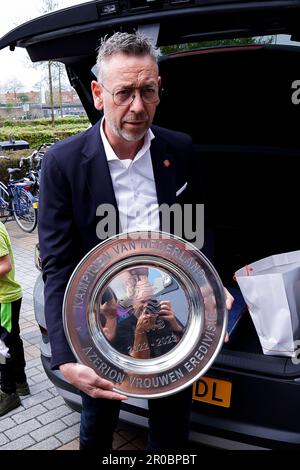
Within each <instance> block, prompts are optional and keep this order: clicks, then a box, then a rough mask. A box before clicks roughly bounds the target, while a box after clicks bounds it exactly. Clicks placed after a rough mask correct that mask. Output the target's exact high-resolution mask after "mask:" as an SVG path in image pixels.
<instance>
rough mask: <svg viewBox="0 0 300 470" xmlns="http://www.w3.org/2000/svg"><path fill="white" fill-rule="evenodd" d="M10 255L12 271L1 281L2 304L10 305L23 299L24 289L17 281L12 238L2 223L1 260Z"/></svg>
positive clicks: (0, 300) (0, 233) (0, 296)
mask: <svg viewBox="0 0 300 470" xmlns="http://www.w3.org/2000/svg"><path fill="white" fill-rule="evenodd" d="M6 255H9V257H10V262H11V270H10V271H9V273H7V274H5V276H4V277H2V278H1V279H0V304H8V303H10V302H14V301H15V300H18V299H20V298H21V297H22V289H21V286H20V284H19V283H18V282H16V281H15V264H14V256H13V252H12V248H11V243H10V238H9V235H8V233H7V230H6V228H5V226H4V224H3V223H2V222H0V258H1V257H2V256H6Z"/></svg>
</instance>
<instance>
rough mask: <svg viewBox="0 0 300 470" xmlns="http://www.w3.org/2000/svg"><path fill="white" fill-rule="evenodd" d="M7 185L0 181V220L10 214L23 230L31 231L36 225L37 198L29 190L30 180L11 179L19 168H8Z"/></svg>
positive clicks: (4, 220) (3, 219)
mask: <svg viewBox="0 0 300 470" xmlns="http://www.w3.org/2000/svg"><path fill="white" fill-rule="evenodd" d="M7 171H8V174H9V181H8V184H7V186H6V185H5V184H4V183H3V182H2V181H0V218H1V220H2V222H6V221H7V219H8V218H9V217H10V216H12V217H14V219H15V221H16V223H17V224H18V225H19V227H20V228H21V229H22V230H23V231H24V232H28V233H30V232H32V231H33V230H34V229H35V227H36V225H37V208H38V201H37V198H36V197H35V196H34V195H33V194H32V193H31V192H30V191H31V189H32V186H33V182H32V181H24V180H19V181H15V180H13V179H12V175H13V174H14V173H16V172H18V171H20V169H19V168H8V169H7Z"/></svg>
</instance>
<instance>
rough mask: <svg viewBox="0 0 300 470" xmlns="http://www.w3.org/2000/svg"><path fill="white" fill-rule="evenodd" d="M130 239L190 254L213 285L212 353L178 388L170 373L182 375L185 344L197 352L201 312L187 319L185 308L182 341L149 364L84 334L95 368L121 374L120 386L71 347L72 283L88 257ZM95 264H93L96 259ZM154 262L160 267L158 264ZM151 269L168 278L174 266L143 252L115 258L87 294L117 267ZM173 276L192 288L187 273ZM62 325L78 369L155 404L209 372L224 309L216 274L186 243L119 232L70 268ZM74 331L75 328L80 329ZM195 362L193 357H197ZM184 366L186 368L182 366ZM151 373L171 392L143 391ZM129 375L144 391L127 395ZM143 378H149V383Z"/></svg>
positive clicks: (223, 329)
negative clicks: (90, 371) (167, 381)
mask: <svg viewBox="0 0 300 470" xmlns="http://www.w3.org/2000/svg"><path fill="white" fill-rule="evenodd" d="M132 236H133V238H134V240H141V239H147V240H151V241H152V240H153V239H154V240H155V239H159V240H161V239H163V240H165V241H166V242H169V243H170V244H171V243H172V242H174V243H177V244H179V245H180V246H181V247H184V248H185V249H186V250H187V251H186V252H185V253H187V252H188V251H189V252H190V253H193V257H196V259H197V260H200V261H201V264H200V266H201V269H202V270H203V267H204V268H205V270H204V271H203V272H205V276H207V274H208V273H209V277H210V281H211V280H213V283H212V284H213V286H214V289H213V295H214V297H215V298H217V300H218V301H217V302H216V307H215V310H216V314H217V319H216V325H217V326H216V330H217V334H216V340H215V342H214V344H213V347H212V348H211V349H210V350H209V354H207V356H206V357H205V360H204V361H203V363H202V364H201V367H197V368H196V366H195V361H196V359H195V358H194V369H195V370H192V373H191V374H190V375H188V374H186V375H184V379H183V380H181V376H180V378H178V383H176V380H175V379H174V376H173V375H174V371H175V372H176V373H177V375H178V374H179V372H180V374H181V373H182V369H183V370H184V363H183V362H182V361H183V360H184V359H186V358H188V357H189V355H190V351H189V350H188V347H190V344H192V345H193V351H192V353H193V352H194V351H196V350H197V347H198V346H199V343H200V345H201V337H202V333H203V329H202V330H201V328H200V323H201V322H202V323H203V325H204V329H205V324H206V323H205V322H206V320H203V308H202V315H200V314H195V311H194V310H192V313H191V311H190V308H189V318H188V323H187V327H186V331H185V333H184V335H183V337H182V338H181V339H180V341H179V342H178V344H176V345H175V347H174V348H172V349H171V350H170V351H169V352H167V353H165V354H162V355H161V356H159V357H158V358H157V357H155V358H150V359H137V358H133V357H131V356H126V355H124V354H122V353H120V352H118V351H116V350H115V349H114V348H113V347H112V346H111V345H109V343H108V341H107V340H106V338H105V337H104V335H103V332H102V339H101V334H100V341H98V343H97V344H95V342H94V339H95V338H94V337H93V336H92V334H91V333H92V332H91V331H89V334H90V340H91V344H93V345H94V346H93V347H95V349H96V350H97V353H98V361H100V362H101V361H102V362H104V361H106V362H107V363H108V364H109V367H111V364H112V365H113V367H115V368H116V370H118V369H119V370H121V371H122V372H124V371H125V374H124V377H125V375H126V381H123V382H120V383H118V382H117V383H116V382H115V381H114V380H110V378H109V377H108V376H106V375H105V374H101V373H99V371H98V370H97V368H95V367H94V363H93V364H91V362H90V361H88V360H86V359H85V356H83V355H82V343H80V341H76V340H77V338H75V340H74V335H76V333H74V331H75V330H74V328H73V325H72V326H71V327H70V324H72V322H71V321H70V318H71V317H72V316H73V317H74V315H71V314H72V312H73V310H74V307H73V310H72V309H71V314H69V313H68V311H69V309H70V303H71V299H70V295H71V294H72V292H73V291H72V288H73V287H74V283H75V284H76V282H77V283H78V282H80V280H79V281H78V278H79V279H80V273H81V270H82V269H83V268H84V267H86V266H87V263H88V262H89V261H91V260H92V259H93V256H95V255H97V254H98V255H99V254H101V253H103V250H104V249H105V248H107V247H108V246H113V245H112V244H114V243H115V244H118V243H120V242H121V243H122V242H124V240H125V241H126V240H127V241H128V239H131V237H132ZM155 237H157V238H155ZM95 259H97V257H96V258H95ZM159 262H160V263H161V264H159ZM151 263H154V264H155V267H156V268H157V269H160V268H161V269H166V271H167V272H168V273H169V271H172V269H173V268H174V264H172V260H171V261H170V260H168V261H166V260H165V259H162V258H160V257H159V256H158V255H152V256H151V255H149V254H148V253H146V252H143V250H141V252H138V254H135V255H134V256H130V257H129V258H128V257H126V256H121V257H120V259H119V260H118V262H117V263H111V265H110V266H109V270H108V271H109V272H107V269H105V271H104V272H102V273H101V275H100V276H99V277H97V275H96V281H95V285H94V288H93V289H92V292H93V295H96V294H94V291H95V286H96V287H97V289H98V291H100V290H101V288H102V287H103V286H104V285H105V284H107V283H108V280H109V279H111V278H112V277H113V276H114V275H115V274H116V272H121V268H122V267H124V266H126V268H128V267H132V266H141V265H147V266H149V267H154V264H151ZM120 265H121V266H120ZM88 266H89V267H90V266H91V264H88ZM173 270H174V271H176V272H177V273H179V278H176V277H175V279H176V280H177V282H178V279H180V282H181V277H180V276H181V275H182V274H183V276H182V277H184V276H185V277H186V279H185V282H187V283H188V282H190V284H191V285H192V284H193V283H196V280H195V278H194V277H193V276H191V273H186V272H184V273H183V267H182V266H181V265H180V266H178V265H176V269H175V268H174V269H173ZM103 277H104V280H103ZM101 278H102V281H100V283H102V284H101V285H100V287H99V279H101ZM199 291H200V289H199ZM197 298H198V301H199V299H200V297H199V295H198V297H197ZM196 300H197V299H196ZM194 301H195V299H194ZM195 302H196V301H195ZM196 305H197V304H196ZM88 307H89V309H90V308H91V305H90V303H88ZM86 314H87V313H86ZM204 315H205V308H204ZM89 318H90V317H89V316H88V318H87V319H86V320H88V319H89ZM86 323H87V325H86V328H87V329H90V324H89V321H87V322H86ZM63 324H64V330H65V334H66V337H67V340H68V343H69V345H70V348H71V350H72V352H73V353H74V355H75V357H76V359H77V360H78V362H79V363H82V364H84V365H87V366H89V367H92V368H93V370H95V372H96V373H98V374H99V375H100V376H101V377H102V378H104V379H107V380H110V381H111V382H114V387H113V390H114V391H116V392H118V393H122V394H124V395H126V396H128V397H134V398H146V399H148V398H161V397H165V396H169V395H171V394H174V393H177V392H179V391H181V390H183V389H185V388H187V387H189V386H190V385H191V384H192V383H193V382H195V381H196V380H197V379H199V378H200V377H201V376H203V375H204V374H205V373H206V371H207V370H208V369H209V368H210V367H211V365H212V363H213V362H214V360H215V358H216V357H217V355H218V353H219V351H220V349H221V347H222V345H223V342H224V337H225V333H226V327H227V309H226V301H225V294H224V287H223V284H222V282H221V280H220V278H219V275H218V273H217V272H216V270H215V268H214V267H213V265H212V264H211V262H210V261H209V260H208V259H207V258H206V257H205V255H204V254H203V253H201V252H200V251H199V250H198V249H197V248H196V247H194V246H193V245H192V244H191V243H189V242H186V241H185V240H183V239H182V238H180V237H178V236H176V235H172V234H168V233H166V232H162V231H131V232H123V233H121V234H118V235H115V236H112V237H109V238H107V239H106V240H104V241H102V242H101V243H99V244H98V245H96V246H95V247H93V248H92V249H91V250H90V251H89V252H88V253H87V254H86V255H85V256H84V257H83V258H82V260H81V261H80V262H79V263H78V265H77V266H76V268H75V270H74V271H73V273H72V275H71V277H70V279H69V282H68V285H67V288H66V291H65V296H64V301H63ZM191 324H192V325H193V327H194V329H195V330H198V333H197V331H196V332H194V331H193V332H191ZM203 325H202V326H203ZM79 328H81V326H80V327H79ZM84 328H85V327H84ZM200 330H201V331H200ZM205 331H206V330H205ZM85 333H86V332H85ZM186 335H187V336H186ZM86 336H88V334H87V333H86ZM78 337H79V334H78ZM103 345H104V347H103ZM179 353H180V354H182V357H179V359H178V360H177V359H176V356H177V354H179ZM107 356H109V357H107ZM191 357H194V356H191ZM197 357H199V353H198V356H197ZM170 358H171V362H170ZM185 366H186V367H187V365H186V364H185ZM151 367H154V369H151ZM176 367H177V369H176ZM189 367H191V366H189ZM192 369H193V368H192ZM145 370H146V372H145ZM149 370H150V372H149ZM157 371H158V373H159V374H163V373H165V375H167V374H169V375H170V377H171V379H170V380H171V381H173V380H174V383H175V385H174V386H173V385H171V386H170V387H164V386H161V387H158V386H157V390H153V389H152V388H151V387H149V388H148V380H152V381H154V378H153V377H156V376H157ZM168 371H169V372H168ZM184 372H186V371H184ZM134 374H137V376H136V377H142V379H140V380H143V381H144V382H143V383H145V384H146V380H147V386H146V387H144V388H142V387H141V390H139V389H136V388H135V389H134V390H130V387H129V385H128V383H129V382H128V381H130V377H135V376H134ZM180 374H179V375H180ZM128 377H129V379H128ZM149 377H151V379H150V378H149ZM159 377H160V376H159ZM137 380H138V379H137ZM124 384H125V385H124ZM168 385H169V384H168Z"/></svg>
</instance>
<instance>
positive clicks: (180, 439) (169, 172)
mask: <svg viewBox="0 0 300 470" xmlns="http://www.w3.org/2000/svg"><path fill="white" fill-rule="evenodd" d="M97 62H98V69H99V70H98V77H97V80H93V81H92V94H93V99H94V106H95V108H96V109H97V110H99V111H100V112H101V113H102V114H103V117H102V119H101V120H100V122H99V123H96V124H95V125H94V126H92V127H91V128H89V129H88V130H87V131H85V132H84V133H81V134H79V135H76V136H74V137H71V138H69V139H66V140H64V141H62V142H58V143H57V144H55V146H53V147H52V148H51V149H50V150H49V151H48V152H47V154H46V156H45V158H44V161H43V168H42V178H41V192H40V202H39V241H40V249H41V257H42V267H43V278H44V282H45V314H46V322H47V329H48V334H49V338H50V343H51V349H52V368H54V369H55V368H59V369H60V371H61V372H62V374H63V375H64V377H65V378H66V379H67V380H68V381H69V382H70V383H72V384H73V385H74V386H76V387H77V388H78V389H79V390H80V391H81V394H82V414H81V428H80V448H81V449H82V450H96V451H98V452H103V451H107V450H110V449H111V448H112V439H113V432H114V430H115V428H116V425H117V422H118V416H119V410H120V401H121V400H125V399H126V397H125V396H123V395H122V394H120V393H116V392H114V391H113V384H112V383H111V382H109V381H108V380H105V379H103V378H101V377H99V376H98V375H97V374H96V373H95V372H94V370H92V369H91V368H89V367H87V366H85V365H82V364H78V363H77V361H76V358H75V357H74V355H73V353H72V351H71V349H70V347H69V344H68V341H67V339H66V337H65V333H64V329H63V323H62V313H61V312H62V303H63V297H64V292H65V289H66V286H67V283H68V280H69V278H70V276H71V274H72V272H73V270H74V269H75V267H76V265H77V264H78V262H79V261H80V260H81V259H82V258H83V256H84V255H85V254H86V253H88V252H89V251H90V250H91V249H92V248H93V247H95V246H96V245H97V244H99V243H100V242H101V241H103V239H104V237H102V238H101V237H100V238H99V231H97V223H99V222H98V220H97V215H98V211H97V209H98V208H99V207H101V205H104V204H105V207H107V205H110V206H111V207H113V208H114V209H115V214H116V219H117V220H116V232H118V233H119V232H120V231H123V232H124V231H137V230H147V231H148V230H159V229H160V228H161V221H160V216H159V206H160V205H161V204H169V205H172V204H174V203H175V202H179V203H182V204H183V203H184V202H185V199H184V197H185V195H186V194H190V195H192V194H193V191H192V189H193V181H192V179H193V158H194V154H193V146H192V141H191V138H190V137H189V136H188V135H186V134H182V133H179V132H174V131H170V130H167V129H163V128H160V127H156V126H152V121H153V118H154V115H155V111H156V107H157V105H158V104H159V101H160V87H161V78H160V76H159V73H158V65H157V51H156V49H155V48H154V47H153V45H152V43H151V41H150V40H149V39H147V38H146V37H144V36H142V35H140V34H138V33H135V34H128V33H115V34H114V35H113V36H111V37H109V38H105V39H104V40H103V41H102V43H101V46H100V49H99V54H98V61H97ZM186 187H187V191H184V190H185V188H186ZM178 188H183V189H181V190H180V191H178ZM179 192H180V200H179V201H178V199H176V193H177V194H178V193H179ZM191 202H196V201H191ZM199 202H203V201H199ZM141 207H142V210H141ZM190 409H191V389H190V388H187V389H185V390H184V391H181V392H179V393H177V394H175V395H172V396H169V397H166V398H162V399H155V400H149V443H148V447H149V449H152V450H168V449H175V450H176V451H180V450H183V449H184V448H185V447H186V446H187V443H188V433H189V417H190Z"/></svg>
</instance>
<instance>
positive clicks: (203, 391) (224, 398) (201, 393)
mask: <svg viewBox="0 0 300 470" xmlns="http://www.w3.org/2000/svg"><path fill="white" fill-rule="evenodd" d="M231 388H232V383H231V382H228V381H227V380H220V379H214V378H212V377H206V376H204V377H201V379H199V380H197V382H195V383H194V384H193V399H194V400H197V401H203V402H204V403H210V404H211V405H217V406H224V407H225V408H229V407H230V401H231Z"/></svg>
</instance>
